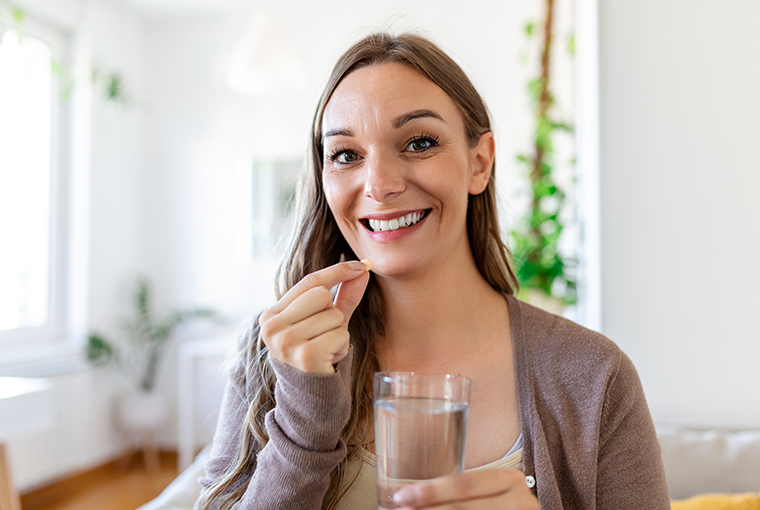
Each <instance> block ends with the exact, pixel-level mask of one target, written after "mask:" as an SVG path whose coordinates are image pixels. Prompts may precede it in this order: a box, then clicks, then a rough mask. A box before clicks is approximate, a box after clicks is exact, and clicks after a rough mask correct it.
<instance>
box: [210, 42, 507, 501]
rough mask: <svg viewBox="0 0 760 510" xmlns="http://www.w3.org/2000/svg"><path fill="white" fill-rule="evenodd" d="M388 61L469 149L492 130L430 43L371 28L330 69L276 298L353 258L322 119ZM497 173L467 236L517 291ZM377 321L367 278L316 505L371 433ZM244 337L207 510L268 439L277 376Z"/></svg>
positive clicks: (337, 486) (379, 311)
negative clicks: (448, 110) (332, 186)
mask: <svg viewBox="0 0 760 510" xmlns="http://www.w3.org/2000/svg"><path fill="white" fill-rule="evenodd" d="M390 62H393V63H399V64H403V65H407V66H409V67H411V68H412V69H414V70H416V71H418V72H419V73H421V74H422V75H423V76H426V77H427V78H428V79H430V80H431V81H432V82H433V83H435V84H436V85H438V86H439V87H441V89H443V90H444V92H446V94H448V96H449V97H450V98H451V100H452V101H453V102H454V104H455V105H456V106H457V108H458V109H459V111H460V113H461V114H462V118H463V120H464V126H465V133H466V136H467V138H468V141H469V143H470V145H471V146H475V145H476V144H477V143H478V141H479V140H480V137H481V136H482V135H483V134H484V133H487V132H489V131H490V130H491V124H490V120H489V117H488V111H487V109H486V107H485V104H484V103H483V100H482V99H481V97H480V95H479V94H478V92H477V91H476V90H475V87H474V86H473V85H472V83H471V82H470V80H469V79H468V78H467V76H466V75H465V74H464V72H463V71H462V69H461V68H460V67H459V66H458V65H457V64H456V63H455V62H454V61H453V60H452V59H451V58H450V57H449V56H448V55H446V54H445V53H444V52H443V51H441V49H440V48H438V47H437V46H436V45H435V44H433V43H432V42H431V41H429V40H428V39H425V38H424V37H421V36H418V35H414V34H402V35H398V36H392V35H389V34H384V33H378V34H373V35H370V36H368V37H366V38H364V39H362V40H361V41H359V42H358V43H356V44H355V45H354V46H353V47H351V48H350V49H349V50H348V51H347V52H346V53H345V54H344V55H343V56H342V57H341V58H340V59H339V60H338V63H337V64H336V65H335V68H334V69H333V72H332V74H331V76H330V78H329V80H328V82H327V86H326V87H325V90H324V92H323V94H322V97H321V99H320V101H319V106H318V107H317V111H316V113H315V115H314V123H313V127H312V132H311V151H310V154H309V161H308V171H307V172H306V173H305V174H304V175H303V176H302V179H301V182H300V185H299V192H298V194H297V198H296V221H297V223H296V230H295V232H294V235H293V237H292V241H291V244H290V246H289V247H288V250H287V253H286V255H285V257H284V259H283V262H282V264H281V265H280V268H279V270H278V273H277V282H276V292H277V297H278V298H279V297H281V296H282V295H283V294H285V292H287V291H288V289H290V288H291V287H293V286H294V285H295V284H296V283H298V282H299V281H301V279H303V277H304V276H306V275H307V274H309V273H312V272H314V271H317V270H319V269H322V268H325V267H327V266H330V265H333V264H336V263H337V262H339V261H340V259H341V257H345V258H346V259H356V258H357V257H356V255H355V254H354V253H353V251H352V250H351V248H350V247H349V246H348V243H347V242H346V240H345V239H344V238H343V236H342V235H341V233H340V230H339V229H338V225H337V224H336V222H335V219H334V218H333V215H332V212H331V211H330V208H329V206H328V204H327V199H326V198H325V193H324V189H323V187H322V168H323V158H324V154H323V147H322V115H323V113H324V110H325V106H326V105H327V103H328V101H330V98H331V97H332V94H333V92H334V91H335V89H336V88H337V86H338V85H339V84H340V82H341V80H343V78H345V77H346V76H347V75H348V74H350V73H351V72H353V71H355V70H357V69H360V68H363V67H367V66H370V65H374V64H383V63H390ZM494 174H495V172H494V169H493V168H491V176H490V178H489V181H488V184H487V185H486V189H485V190H484V191H483V192H482V193H480V194H478V195H470V197H469V203H468V209H467V233H468V237H469V241H470V248H471V249H472V254H473V257H474V259H475V264H476V265H477V268H478V270H479V271H480V274H481V275H482V276H483V278H485V280H486V281H487V282H488V283H489V284H490V285H491V286H492V287H493V288H494V289H496V290H498V291H500V292H503V293H506V294H514V293H515V292H516V290H517V279H516V278H515V274H514V271H513V270H512V266H511V264H510V260H511V254H510V253H509V250H508V249H507V247H506V246H505V245H504V243H503V241H502V239H501V234H500V230H499V222H498V214H497V207H496V184H495V181H494V179H495V175H494ZM383 317H384V314H383V300H382V296H381V294H380V289H379V287H378V285H377V281H376V280H375V278H374V276H371V277H370V281H369V285H368V286H367V290H366V292H365V293H364V297H363V299H362V301H361V303H360V304H359V306H358V307H357V309H356V310H355V312H354V314H353V315H352V317H351V321H350V323H349V325H348V329H349V332H350V335H351V344H352V345H353V347H354V363H353V373H352V381H353V383H352V386H353V395H352V401H353V408H352V413H351V418H350V419H349V422H348V424H347V425H346V427H345V428H344V429H343V432H342V434H341V437H342V438H343V440H344V441H345V442H346V445H347V446H348V455H347V457H346V458H345V459H344V460H343V461H342V462H341V464H340V466H338V468H337V469H336V470H335V472H333V473H332V476H331V480H330V488H329V490H328V492H327V495H326V496H325V499H324V502H323V508H325V509H327V510H330V509H333V508H335V506H336V504H337V502H338V500H340V498H341V497H342V495H343V493H345V490H346V488H347V486H348V485H350V484H346V483H344V482H345V480H344V479H345V478H346V465H347V462H348V460H350V459H351V458H353V457H355V456H356V455H357V453H358V452H359V451H360V448H361V447H362V446H364V441H366V440H367V439H368V438H367V433H368V431H369V430H371V429H370V427H369V425H370V421H371V419H372V374H373V373H374V372H375V371H377V370H378V368H379V367H378V361H377V355H376V352H375V340H376V339H377V338H379V337H381V336H382V335H383V331H384V323H383ZM246 337H247V339H248V341H245V342H243V347H242V350H241V352H240V353H239V355H240V356H242V359H243V363H241V364H240V366H241V367H242V368H241V369H239V370H238V371H236V372H235V373H233V377H236V378H239V382H241V383H246V381H248V382H249V383H250V381H251V378H253V379H255V381H256V384H255V387H256V392H255V396H254V399H253V402H252V403H251V405H250V407H249V409H248V412H247V415H246V418H245V423H244V425H243V427H242V430H241V431H240V434H241V443H240V447H239V451H238V455H237V459H236V461H235V462H234V463H233V464H231V465H230V467H229V469H228V470H227V472H226V473H225V474H224V476H222V477H221V478H220V479H219V480H217V481H216V482H215V484H214V485H213V486H212V487H211V489H210V490H209V492H208V494H207V496H206V498H205V500H204V503H203V506H202V508H203V509H204V510H205V509H207V508H210V506H211V502H212V501H213V502H214V503H217V505H218V508H219V509H228V508H230V507H231V506H232V505H233V504H234V502H236V501H238V500H239V499H240V497H241V495H242V493H243V492H244V491H245V489H246V486H247V483H244V482H243V479H244V478H245V477H247V476H250V474H251V473H252V471H253V470H254V469H255V467H256V453H257V452H258V451H259V450H260V449H261V448H263V447H264V445H266V443H267V441H268V439H269V438H268V436H267V432H266V429H265V428H264V416H265V415H266V413H267V412H268V411H269V410H271V409H272V408H274V406H275V401H274V386H275V377H274V374H273V373H272V370H271V368H270V367H269V364H268V363H267V349H266V346H265V345H264V343H263V342H262V340H261V338H260V337H259V331H258V324H257V323H254V324H253V325H252V327H251V328H250V330H249V332H248V333H247V335H246ZM241 482H242V483H241Z"/></svg>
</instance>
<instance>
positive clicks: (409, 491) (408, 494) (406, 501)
mask: <svg viewBox="0 0 760 510" xmlns="http://www.w3.org/2000/svg"><path fill="white" fill-rule="evenodd" d="M416 500H417V497H416V495H415V490H414V487H411V486H408V485H407V486H406V487H402V488H401V489H399V490H397V491H396V493H395V494H394V495H393V502H394V503H396V504H397V505H410V504H412V503H414V502H415V501H416Z"/></svg>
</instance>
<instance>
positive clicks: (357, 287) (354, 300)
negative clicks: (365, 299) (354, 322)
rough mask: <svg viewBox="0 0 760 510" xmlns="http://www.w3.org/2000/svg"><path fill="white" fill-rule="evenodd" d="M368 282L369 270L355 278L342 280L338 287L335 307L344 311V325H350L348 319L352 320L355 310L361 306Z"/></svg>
mask: <svg viewBox="0 0 760 510" xmlns="http://www.w3.org/2000/svg"><path fill="white" fill-rule="evenodd" d="M368 283H369V271H366V272H365V273H362V274H361V275H359V276H357V277H356V278H354V279H353V280H347V281H344V282H342V283H341V284H340V287H338V294H337V295H336V296H335V307H336V308H338V310H340V311H341V312H343V316H344V325H345V326H346V327H348V321H350V320H351V316H352V315H353V314H354V310H356V307H357V306H359V303H360V302H361V300H362V296H364V291H365V290H367V284H368Z"/></svg>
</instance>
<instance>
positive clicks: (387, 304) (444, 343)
mask: <svg viewBox="0 0 760 510" xmlns="http://www.w3.org/2000/svg"><path fill="white" fill-rule="evenodd" d="M467 255H468V257H466V258H467V260H465V261H464V262H462V261H461V260H460V261H459V263H456V264H455V263H451V264H446V266H442V267H438V268H430V270H429V271H426V272H424V274H419V275H414V276H411V277H409V278H405V279H382V278H381V279H380V280H379V283H380V288H381V292H382V294H383V301H384V308H385V310H384V311H385V318H386V321H385V335H384V337H383V338H382V339H379V341H378V344H377V350H378V360H379V362H380V368H381V369H382V370H411V369H414V370H423V371H440V370H441V369H442V367H445V366H447V365H449V364H450V363H451V361H452V360H457V359H459V360H461V359H462V357H463V356H465V357H466V356H467V354H468V353H472V352H473V351H474V349H477V348H478V347H479V345H478V344H479V343H480V342H485V341H487V339H488V338H490V337H491V335H488V334H485V333H486V332H488V331H489V330H490V329H491V328H492V325H493V324H494V322H498V321H495V318H496V317H501V316H502V314H505V313H506V306H505V303H504V298H503V296H502V295H501V294H500V293H499V292H498V291H496V290H494V289H493V288H492V287H491V286H490V285H489V284H488V282H486V280H485V279H484V278H483V276H482V275H481V274H480V272H479V271H478V269H477V267H476V265H475V261H474V259H473V258H472V254H471V253H469V251H468V254H467ZM463 339H466V341H463ZM481 352H483V351H481Z"/></svg>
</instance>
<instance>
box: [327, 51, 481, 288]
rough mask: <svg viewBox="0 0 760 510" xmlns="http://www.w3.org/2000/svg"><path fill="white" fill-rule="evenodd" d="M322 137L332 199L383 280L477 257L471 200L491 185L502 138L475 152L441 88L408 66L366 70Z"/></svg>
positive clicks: (331, 113)
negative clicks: (469, 223) (496, 145)
mask: <svg viewBox="0 0 760 510" xmlns="http://www.w3.org/2000/svg"><path fill="white" fill-rule="evenodd" d="M322 133H323V146H324V162H323V163H324V170H323V174H322V179H323V184H324V190H325V194H326V197H327V202H328V204H329V206H330V209H331V210H332V213H333V216H334V217H335V220H336V222H337V224H338V227H339V228H340V231H341V233H342V234H343V236H344V237H345V238H346V240H347V241H348V244H349V245H350V246H351V249H352V250H353V251H354V253H355V254H356V255H357V256H358V257H359V258H369V259H371V260H372V261H373V262H374V271H375V272H376V273H377V274H379V275H382V276H403V275H410V274H415V273H418V272H419V271H422V270H425V269H426V268H432V267H435V266H440V265H443V266H444V267H445V265H446V264H449V265H451V264H456V263H459V262H461V261H463V259H462V258H461V257H469V256H470V247H469V241H468V238H467V231H466V217H467V199H468V194H477V193H481V192H482V191H483V190H484V189H485V186H486V184H487V182H488V177H489V175H490V170H491V166H492V163H493V136H492V134H491V133H486V134H485V135H483V137H482V138H481V140H480V142H479V143H478V144H477V145H476V146H475V147H470V145H469V143H468V141H467V138H466V136H465V129H464V123H463V120H462V116H461V114H460V113H459V110H458V109H457V107H456V105H455V104H454V102H453V101H452V100H451V99H450V98H449V96H448V95H447V94H446V93H445V92H444V91H443V90H442V89H441V88H440V87H438V86H437V85H436V84H435V83H433V82H432V81H430V80H429V79H427V78H426V77H424V76H423V75H421V74H420V73H418V72H417V71H415V70H414V69H412V68H410V67H408V66H405V65H401V64H396V63H389V64H378V65H372V66H369V67H364V68H361V69H359V70H356V71H354V72H352V73H351V74H349V75H348V76H346V77H345V78H344V79H343V81H342V82H341V83H340V84H339V85H338V87H337V88H336V90H335V92H334V93H333V95H332V97H331V99H330V101H329V102H328V104H327V106H326V107H325V111H324V116H323V120H322ZM455 267H456V266H455Z"/></svg>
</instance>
